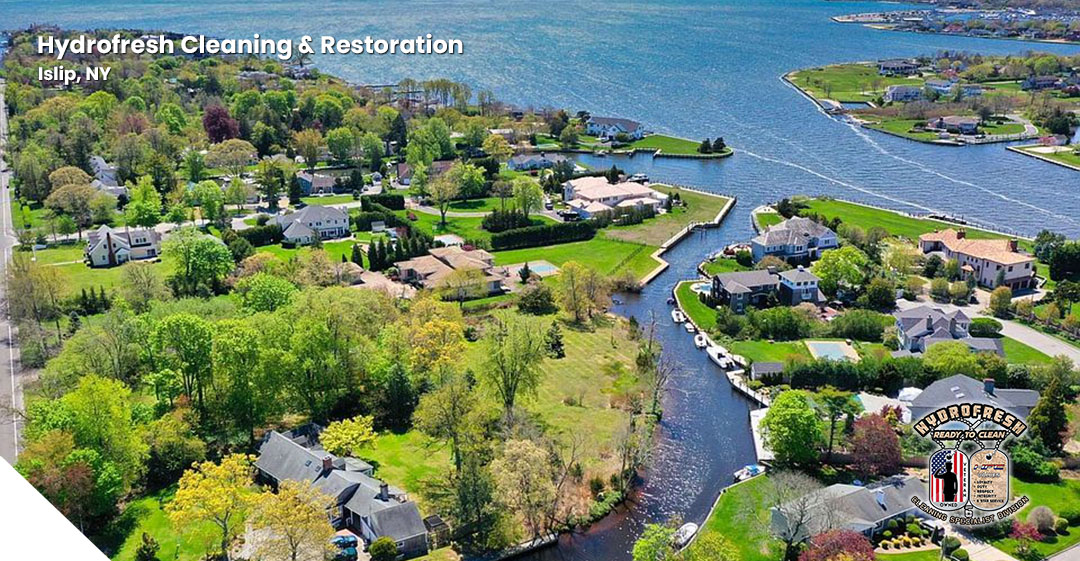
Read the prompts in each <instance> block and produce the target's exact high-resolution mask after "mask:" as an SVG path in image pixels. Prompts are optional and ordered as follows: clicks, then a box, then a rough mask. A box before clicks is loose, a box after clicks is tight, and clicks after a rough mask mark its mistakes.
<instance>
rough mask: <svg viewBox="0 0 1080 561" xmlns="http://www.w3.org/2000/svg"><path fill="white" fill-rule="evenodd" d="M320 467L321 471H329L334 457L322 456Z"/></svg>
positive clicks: (332, 466)
mask: <svg viewBox="0 0 1080 561" xmlns="http://www.w3.org/2000/svg"><path fill="white" fill-rule="evenodd" d="M322 469H323V471H330V470H332V469H334V458H333V457H332V456H323V459H322Z"/></svg>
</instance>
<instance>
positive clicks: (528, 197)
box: [511, 177, 544, 218]
mask: <svg viewBox="0 0 1080 561" xmlns="http://www.w3.org/2000/svg"><path fill="white" fill-rule="evenodd" d="M511 186H512V187H511V188H512V189H513V192H514V203H515V204H516V205H517V208H518V210H520V211H521V212H522V213H523V214H524V215H525V218H528V217H529V213H530V212H532V211H534V210H540V209H541V208H543V205H544V190H543V189H541V188H540V184H538V183H537V182H535V181H533V180H532V179H529V178H528V177H515V178H514V179H513V181H512V182H511Z"/></svg>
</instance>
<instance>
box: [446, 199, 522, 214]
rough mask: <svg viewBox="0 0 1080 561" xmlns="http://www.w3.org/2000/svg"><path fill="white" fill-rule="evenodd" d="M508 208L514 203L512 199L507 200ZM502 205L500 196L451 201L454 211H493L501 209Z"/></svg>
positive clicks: (451, 208)
mask: <svg viewBox="0 0 1080 561" xmlns="http://www.w3.org/2000/svg"><path fill="white" fill-rule="evenodd" d="M506 204H507V208H510V207H511V206H512V205H513V202H512V201H509V200H508V201H506ZM501 208H502V205H501V203H500V202H499V198H498V197H485V198H482V199H469V200H467V201H454V202H452V203H450V210H451V211H453V212H491V211H493V210H496V209H501Z"/></svg>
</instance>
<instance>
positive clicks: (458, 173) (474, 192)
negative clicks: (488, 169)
mask: <svg viewBox="0 0 1080 561" xmlns="http://www.w3.org/2000/svg"><path fill="white" fill-rule="evenodd" d="M444 175H445V176H446V177H447V179H449V180H450V181H452V182H454V183H456V184H457V186H458V194H459V196H460V197H461V199H462V200H466V201H467V200H469V199H470V198H473V197H481V196H483V195H484V171H483V170H482V169H480V168H478V167H476V166H474V165H472V164H464V163H461V162H455V163H454V165H452V166H450V169H448V170H446V173H445V174H444Z"/></svg>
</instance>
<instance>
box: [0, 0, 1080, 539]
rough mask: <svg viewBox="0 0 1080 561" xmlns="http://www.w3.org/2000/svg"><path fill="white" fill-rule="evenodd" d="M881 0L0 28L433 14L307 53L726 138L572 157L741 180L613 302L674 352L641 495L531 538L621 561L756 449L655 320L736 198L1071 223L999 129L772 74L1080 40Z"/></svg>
mask: <svg viewBox="0 0 1080 561" xmlns="http://www.w3.org/2000/svg"><path fill="white" fill-rule="evenodd" d="M883 7H889V8H896V9H900V8H904V7H905V6H902V5H896V4H888V5H884V4H877V3H872V2H825V1H823V0H756V1H755V0H722V1H717V2H703V1H693V0H666V1H661V2H651V3H643V2H618V3H616V2H604V1H602V0H577V1H573V2H570V1H549V2H530V3H520V2H514V3H511V2H494V1H490V0H440V1H430V0H429V1H419V2H416V1H403V0H397V1H390V0H367V1H353V2H349V1H344V0H338V1H333V2H322V3H312V2H308V3H298V2H295V1H284V0H273V1H269V2H258V3H256V2H233V1H231V0H202V1H189V2H184V3H182V4H181V3H176V4H174V3H172V2H164V1H160V0H159V1H152V2H135V1H132V0H126V1H120V0H115V1H100V2H91V1H87V0H55V1H52V2H49V4H48V6H47V8H44V9H43V6H42V3H41V2H39V1H33V2H31V1H19V2H13V1H11V0H0V27H16V26H23V25H26V24H29V23H32V22H45V21H47V22H49V23H58V24H61V25H65V26H74V27H97V26H122V27H133V28H161V29H168V30H173V31H182V32H186V33H206V34H209V35H215V36H220V37H244V36H248V35H250V34H252V33H256V32H258V33H261V34H263V35H264V36H271V37H294V38H295V37H299V36H300V35H304V34H311V35H323V34H331V35H337V36H342V37H353V36H364V35H367V34H371V35H378V36H384V37H392V36H415V35H417V34H419V33H428V32H430V33H433V34H435V35H437V36H441V37H450V36H452V37H454V38H458V39H462V40H463V41H464V42H465V49H466V52H465V54H464V55H461V56H457V57H450V58H446V57H426V58H424V57H409V56H404V55H402V56H381V57H378V56H376V57H369V56H353V55H345V56H321V57H316V59H315V62H316V64H317V65H318V66H320V67H321V68H323V69H324V70H327V71H330V72H333V73H335V74H338V75H341V76H343V77H345V78H347V79H349V80H351V81H353V82H357V83H380V84H381V83H391V82H396V81H398V80H399V79H401V78H403V77H412V78H416V79H424V78H429V77H439V76H446V77H450V78H453V79H456V80H461V81H466V82H468V83H470V84H471V85H472V86H473V89H474V90H480V89H491V90H493V91H494V92H495V93H496V94H497V95H498V97H499V98H501V99H503V100H506V101H510V102H513V103H518V104H521V105H532V106H535V107H544V106H553V107H569V108H572V109H574V110H577V109H587V110H590V111H592V112H593V114H597V115H600V114H605V115H616V116H622V117H629V118H633V119H637V120H639V121H641V122H643V123H645V125H646V126H647V127H648V128H650V129H653V130H656V131H659V132H666V133H672V134H676V135H679V136H685V137H690V138H695V139H699V138H704V137H710V138H712V137H716V136H723V137H724V138H725V140H726V141H727V142H728V143H729V144H730V145H732V146H734V147H735V148H736V150H737V154H736V155H735V156H734V157H732V158H727V159H725V160H723V161H706V162H701V161H694V160H652V159H650V158H648V157H645V156H637V157H634V158H629V159H628V158H617V159H616V158H592V157H583V158H582V161H583V162H584V163H586V164H589V165H594V166H603V167H607V166H610V165H611V163H612V162H613V161H615V162H617V163H618V164H619V165H620V166H621V167H623V168H624V169H626V170H627V171H630V172H644V173H647V174H648V175H649V176H650V177H651V178H653V179H654V180H667V181H672V182H678V183H684V184H690V185H695V186H699V187H702V188H706V189H710V190H713V191H716V192H721V193H728V194H734V195H737V196H738V198H739V203H738V205H737V206H736V207H735V209H734V211H733V212H732V213H731V215H730V216H729V217H728V219H727V220H726V221H725V223H724V225H723V227H721V228H718V229H715V230H708V231H704V232H701V233H695V234H693V235H692V236H690V237H689V238H687V239H686V241H684V242H683V243H681V244H679V245H677V246H676V247H675V248H673V249H672V251H670V252H668V253H667V255H666V256H665V258H666V259H667V260H668V261H669V262H671V265H672V266H671V268H670V269H669V270H668V271H667V272H665V273H664V274H663V275H661V276H660V277H659V278H657V279H656V281H655V282H653V283H652V284H650V285H649V286H648V287H647V288H646V289H645V291H644V292H643V293H642V294H641V295H640V296H627V297H625V298H624V303H623V304H621V305H620V306H618V307H617V311H619V312H620V313H624V314H632V315H634V316H636V317H637V318H638V319H639V320H642V321H645V320H647V319H648V318H649V317H650V316H651V315H655V316H656V317H657V319H658V324H659V330H660V332H661V339H662V342H663V343H664V346H665V350H666V352H668V353H671V355H672V356H674V357H676V358H677V359H678V360H679V361H680V362H681V363H682V364H683V365H684V367H685V368H684V369H683V370H682V371H681V372H680V374H679V375H678V376H676V377H675V379H673V380H672V382H671V384H670V388H669V391H668V394H667V396H666V400H665V412H666V414H665V417H664V421H663V423H662V425H661V427H660V434H659V437H658V440H657V445H656V453H655V456H654V458H653V461H652V465H651V468H650V469H649V471H648V473H646V482H645V485H644V487H643V489H642V493H641V496H640V497H638V498H637V499H636V501H635V503H634V504H633V505H631V507H630V509H629V512H626V513H623V514H621V515H619V516H616V517H612V518H610V519H608V520H605V521H604V522H603V523H601V524H599V525H597V526H596V527H594V529H593V530H591V531H590V532H588V533H586V534H584V535H577V536H572V537H569V538H565V539H564V540H563V541H562V543H561V544H560V546H559V547H557V548H554V549H549V550H547V551H545V552H543V553H541V554H537V555H534V556H533V558H534V559H541V558H542V559H575V560H578V559H581V560H584V559H589V560H609V559H611V560H618V559H629V557H630V555H629V550H630V547H631V545H632V543H633V539H634V538H635V537H636V535H637V534H638V533H639V532H640V528H641V525H642V523H643V522H645V521H656V520H666V519H668V518H670V517H672V516H681V517H683V518H684V519H686V520H688V521H694V522H698V523H700V522H702V521H703V520H704V518H705V516H706V514H707V513H708V510H709V508H710V507H711V505H712V503H713V500H714V499H715V497H716V494H717V493H718V492H719V490H720V489H721V488H722V487H723V486H725V485H727V484H728V483H729V482H730V480H731V474H732V472H734V471H735V470H736V469H738V468H739V467H741V466H743V465H745V464H748V463H753V461H754V454H753V445H752V443H751V441H750V438H749V428H748V422H747V412H748V410H749V407H750V406H749V404H748V403H747V402H746V401H744V400H743V399H742V398H741V397H739V396H738V395H737V394H735V393H734V392H733V391H732V390H731V388H730V387H729V384H728V382H727V380H726V379H725V378H724V377H723V375H722V374H720V373H719V372H718V370H717V369H716V368H715V367H714V366H713V365H712V364H711V363H710V362H709V361H708V359H707V358H706V357H705V355H704V353H702V352H700V351H697V350H696V349H694V347H693V343H692V339H691V337H690V336H688V335H687V334H686V333H685V332H684V331H683V330H682V329H681V327H679V326H676V325H672V324H671V323H670V322H667V321H663V320H664V319H665V318H666V315H667V313H668V308H667V306H666V305H665V303H664V302H665V300H666V299H667V297H668V296H669V295H670V291H671V289H672V287H673V286H674V284H675V282H676V281H677V280H679V279H682V278H689V277H693V276H695V272H694V271H695V266H696V265H697V263H698V262H699V261H700V260H701V259H702V258H703V257H704V256H705V255H707V254H708V253H710V252H712V251H714V250H716V249H719V248H721V247H723V246H724V245H726V244H728V243H732V242H735V241H740V240H745V239H746V238H747V237H749V235H750V233H751V229H750V223H749V217H748V213H749V212H750V210H752V209H753V208H754V207H755V206H757V205H759V204H762V203H764V202H768V201H772V200H775V199H777V198H779V197H782V196H786V195H791V194H797V193H805V194H830V195H833V196H836V197H843V198H848V199H853V200H858V201H863V202H869V203H872V204H877V205H881V206H887V207H890V208H896V209H900V210H906V211H920V212H926V211H930V210H937V211H941V212H946V213H949V214H953V215H962V216H964V217H966V218H967V219H968V220H971V221H974V222H978V223H982V224H987V225H993V226H997V227H998V228H1001V229H1006V230H1015V231H1017V232H1020V233H1024V234H1028V235H1033V234H1034V233H1036V232H1037V231H1038V230H1039V229H1041V228H1043V227H1052V228H1054V229H1057V230H1059V231H1061V232H1063V233H1066V234H1068V235H1070V236H1078V235H1080V173H1077V172H1074V171H1070V170H1067V169H1065V168H1061V167H1058V166H1054V165H1050V164H1046V163H1043V162H1039V161H1037V160H1035V159H1033V158H1028V157H1026V156H1022V155H1019V154H1014V153H1011V152H1008V151H1006V150H1005V149H1004V147H1003V146H1001V145H986V146H978V147H965V148H948V147H939V146H928V145H924V144H919V143H915V142H911V141H906V140H903V139H899V138H894V137H891V136H886V135H882V134H877V133H874V132H872V131H865V130H862V129H859V128H856V127H854V126H852V125H849V124H846V123H844V122H842V121H839V120H835V119H833V118H831V117H829V116H827V115H825V114H824V113H822V112H820V111H818V110H817V109H816V108H815V106H814V105H813V104H812V103H811V102H810V101H808V100H807V99H806V98H804V97H802V96H801V95H800V94H799V93H798V92H797V91H795V90H794V89H793V88H791V87H789V86H787V85H786V84H785V83H784V82H782V81H781V80H780V76H781V75H782V74H784V73H786V72H788V71H790V70H793V69H796V68H800V67H806V66H815V65H822V64H827V63H834V62H842V61H850V60H870V59H876V58H884V57H897V56H911V55H917V54H926V53H933V52H935V51H938V50H968V51H976V50H977V51H981V52H985V53H1015V52H1019V51H1022V50H1025V49H1035V50H1043V51H1053V52H1058V53H1077V52H1080V49H1078V48H1077V47H1075V46H1062V45H1047V44H1025V43H1020V42H1016V41H997V40H992V39H976V38H967V37H945V36H933V35H919V34H908V33H890V32H883V31H875V30H871V29H867V28H863V27H860V26H850V25H841V24H835V23H831V22H830V21H829V20H828V18H829V16H832V15H837V14H843V13H849V12H857V11H873V10H878V9H882V8H883ZM46 18H47V20H46Z"/></svg>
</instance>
